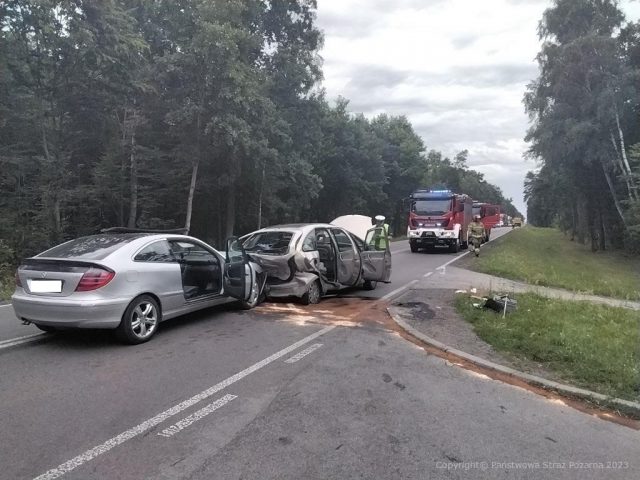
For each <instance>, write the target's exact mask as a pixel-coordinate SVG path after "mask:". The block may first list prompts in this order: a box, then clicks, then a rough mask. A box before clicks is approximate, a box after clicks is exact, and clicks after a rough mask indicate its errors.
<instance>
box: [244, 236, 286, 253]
mask: <svg viewBox="0 0 640 480" xmlns="http://www.w3.org/2000/svg"><path fill="white" fill-rule="evenodd" d="M292 238H293V232H286V231H269V232H258V233H256V234H254V235H251V236H250V237H249V238H247V239H246V240H245V241H244V244H243V246H244V249H245V250H246V251H247V252H253V253H261V254H268V255H284V254H286V253H287V252H288V251H289V244H290V243H291V239H292Z"/></svg>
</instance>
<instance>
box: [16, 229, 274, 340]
mask: <svg viewBox="0 0 640 480" xmlns="http://www.w3.org/2000/svg"><path fill="white" fill-rule="evenodd" d="M125 231H126V230H125ZM105 232H106V233H102V234H99V235H92V236H88V237H82V238H77V239H75V240H71V241H69V242H66V243H63V244H61V245H58V246H56V247H53V248H51V249H50V250H47V251H45V252H43V253H41V254H39V255H36V256H35V257H32V258H29V259H26V260H24V261H23V263H22V265H20V267H19V268H18V271H17V273H16V291H15V293H14V294H13V296H12V297H11V300H12V304H13V309H14V311H15V313H16V316H17V317H18V318H19V319H21V320H22V321H23V322H24V323H32V324H34V325H36V326H37V327H38V328H40V329H41V330H44V331H47V332H50V331H54V330H58V329H66V328H114V329H116V333H117V335H118V337H119V338H120V339H122V340H123V341H125V342H127V343H131V344H136V343H142V342H145V341H147V340H149V339H150V338H151V337H152V336H153V334H154V333H155V332H156V331H157V329H158V324H159V323H160V322H161V321H163V320H167V319H169V318H173V317H177V316H179V315H183V314H185V313H189V312H193V311H196V310H200V309H203V308H207V307H211V306H213V305H218V304H221V303H225V302H228V301H229V300H230V299H231V298H233V299H237V300H239V301H240V302H241V304H242V306H243V307H244V308H252V307H254V306H255V305H256V304H257V303H258V300H259V298H260V296H261V289H262V287H263V286H264V280H262V279H263V278H264V277H263V275H262V269H261V267H259V266H258V265H256V264H255V263H253V262H250V261H249V259H248V257H247V254H246V253H245V252H244V250H243V249H242V244H241V243H240V242H239V241H238V240H237V239H230V240H229V241H228V242H227V251H226V255H223V254H221V253H220V252H218V251H216V250H215V249H214V248H212V247H211V246H209V245H207V244H206V243H204V242H201V241H200V240H198V239H196V238H193V237H189V236H185V235H174V234H159V233H147V232H136V233H120V230H118V229H111V231H109V230H107V231H105Z"/></svg>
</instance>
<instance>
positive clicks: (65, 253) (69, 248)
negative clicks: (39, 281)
mask: <svg viewBox="0 0 640 480" xmlns="http://www.w3.org/2000/svg"><path fill="white" fill-rule="evenodd" d="M141 236H142V235H140V234H120V235H91V236H89V237H80V238H76V239H75V240H70V241H68V242H67V243H63V244H62V245H58V246H57V247H53V248H50V249H49V250H47V251H46V252H42V253H41V254H39V255H37V256H38V257H48V258H77V259H82V260H102V259H104V258H106V257H107V256H108V255H110V254H112V253H113V252H115V251H116V250H117V249H119V248H120V247H122V246H123V245H126V244H127V243H129V242H131V241H132V240H135V239H136V238H140V237H141Z"/></svg>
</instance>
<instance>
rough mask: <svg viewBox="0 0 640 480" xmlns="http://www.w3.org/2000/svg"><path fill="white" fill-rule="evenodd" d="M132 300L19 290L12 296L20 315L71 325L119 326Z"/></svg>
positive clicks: (71, 326)
mask: <svg viewBox="0 0 640 480" xmlns="http://www.w3.org/2000/svg"><path fill="white" fill-rule="evenodd" d="M130 300H131V299H129V298H116V299H108V300H70V299H68V298H61V299H59V298H55V299H52V298H34V297H33V296H31V295H26V294H23V293H18V292H16V293H15V294H14V295H13V296H12V297H11V302H12V304H13V310H14V312H15V314H16V316H17V317H18V318H19V319H21V320H26V321H29V322H32V323H36V324H39V325H47V326H52V327H68V328H116V327H117V326H118V325H119V324H120V320H121V318H122V314H123V313H124V311H125V309H126V308H127V305H129V302H130Z"/></svg>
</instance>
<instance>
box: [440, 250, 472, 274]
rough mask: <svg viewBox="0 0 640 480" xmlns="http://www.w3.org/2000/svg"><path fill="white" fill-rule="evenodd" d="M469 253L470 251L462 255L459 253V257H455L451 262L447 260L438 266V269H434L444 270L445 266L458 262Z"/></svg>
mask: <svg viewBox="0 0 640 480" xmlns="http://www.w3.org/2000/svg"><path fill="white" fill-rule="evenodd" d="M469 252H471V250H467V251H466V252H464V253H461V254H460V255H458V256H456V257H455V258H452V259H451V260H449V261H448V262H447V263H443V264H442V265H440V266H439V267H438V268H436V270H438V269H439V268H441V269H444V268H446V267H447V266H449V265H451V264H452V263H453V262H455V261H457V260H460V259H461V258H462V257H464V256H465V255H467V254H468V253H469Z"/></svg>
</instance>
